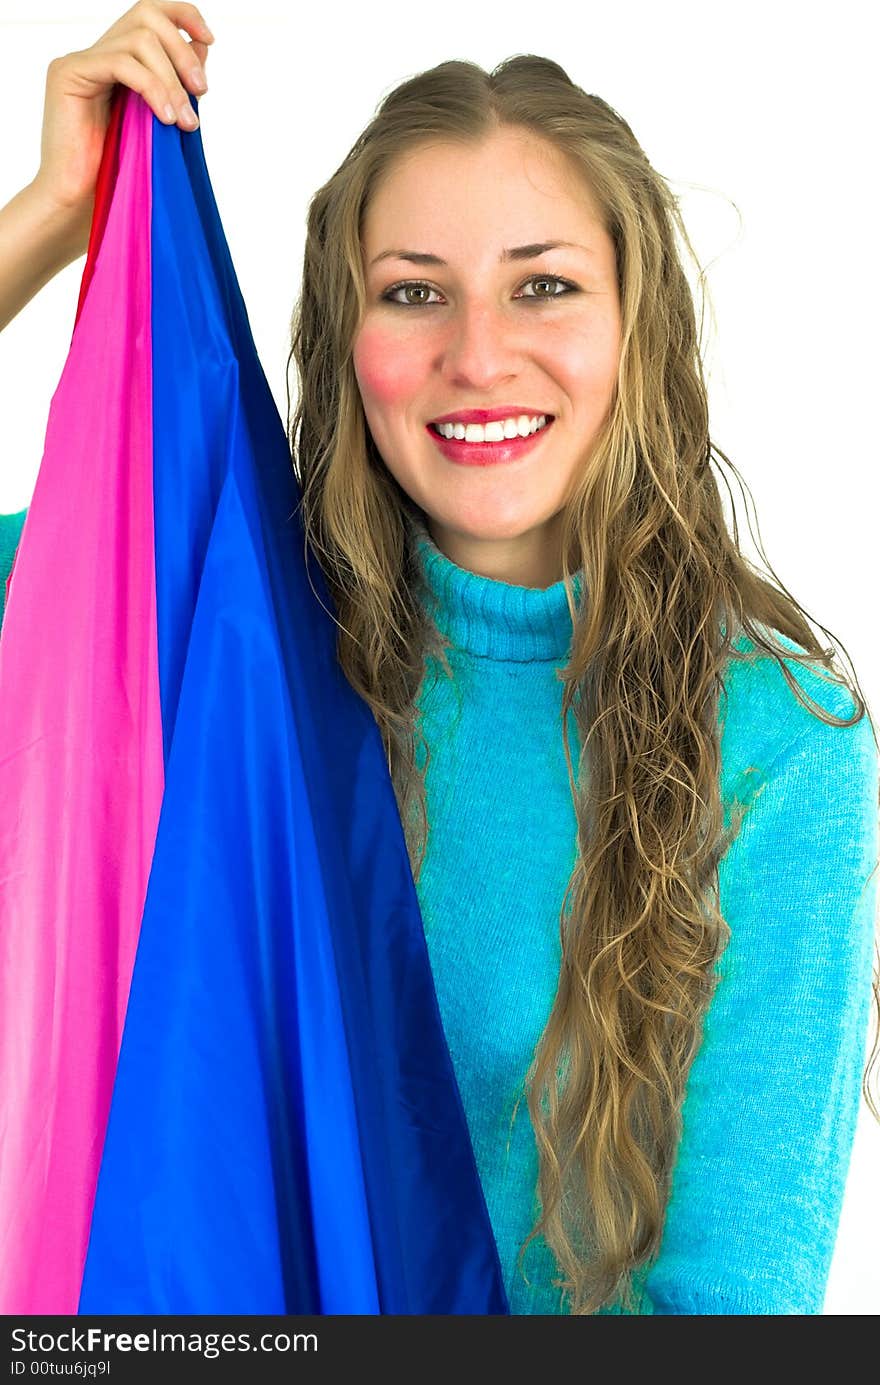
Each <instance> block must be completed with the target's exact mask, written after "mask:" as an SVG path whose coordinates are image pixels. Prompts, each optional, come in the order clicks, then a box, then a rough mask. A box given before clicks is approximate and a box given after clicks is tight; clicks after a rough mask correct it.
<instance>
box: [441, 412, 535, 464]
mask: <svg viewBox="0 0 880 1385" xmlns="http://www.w3.org/2000/svg"><path fill="white" fill-rule="evenodd" d="M459 417H460V418H461V415H459ZM505 417H507V415H505ZM439 421H440V422H443V420H442V419H441V420H439ZM488 421H489V422H491V421H492V420H491V419H490V420H488ZM462 422H464V419H462ZM469 422H476V420H469ZM552 427H553V423H552V420H550V419H548V422H547V423H546V424H545V426H544V427H543V428H539V429H538V431H537V432H536V433H529V434H527V436H526V437H524V438H502V439H501V441H500V442H465V441H464V440H463V439H459V438H444V437H441V435H440V434H439V433H435V432H434V430H433V428H432V427H431V425H430V423H429V424H426V425H425V431H426V433H427V434H428V436H429V438H430V439H431V441H432V442H433V443H434V444H435V446H437V447H438V448H439V449H440V451H441V452H442V453H443V456H444V457H446V458H447V459H448V460H449V461H450V462H458V463H459V465H461V466H491V465H492V463H493V462H515V461H517V459H518V458H519V457H522V456H524V455H525V453H526V452H531V450H532V448H533V447H537V446H538V444H539V443H540V441H541V439H542V438H543V437H544V434H545V433H549V431H550V429H551V428H552Z"/></svg>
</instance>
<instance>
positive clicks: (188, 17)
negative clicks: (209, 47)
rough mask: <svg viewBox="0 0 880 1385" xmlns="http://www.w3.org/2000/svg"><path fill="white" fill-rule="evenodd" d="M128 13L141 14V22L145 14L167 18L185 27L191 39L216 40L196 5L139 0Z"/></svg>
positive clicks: (160, 0)
mask: <svg viewBox="0 0 880 1385" xmlns="http://www.w3.org/2000/svg"><path fill="white" fill-rule="evenodd" d="M128 15H129V16H140V19H141V22H143V20H144V16H149V15H155V16H157V17H160V18H164V19H166V20H167V21H168V22H169V23H171V24H173V25H174V27H175V28H176V29H185V30H186V32H187V33H188V34H189V36H190V38H191V39H199V40H201V41H202V42H203V43H213V42H214V35H213V34H212V33H211V30H210V28H209V27H208V25H207V24H206V23H205V20H204V18H203V16H202V13H201V10H199V9H198V8H197V6H196V5H187V4H182V3H179V2H178V0H138V2H137V4H135V5H133V6H132V8H131V9H130V10H129V11H128Z"/></svg>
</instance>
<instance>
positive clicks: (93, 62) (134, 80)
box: [49, 48, 189, 125]
mask: <svg viewBox="0 0 880 1385" xmlns="http://www.w3.org/2000/svg"><path fill="white" fill-rule="evenodd" d="M70 57H71V58H72V59H75V61H76V71H75V72H71V71H70V70H69V69H68V68H67V67H66V66H65V65H64V61H62V63H61V64H60V65H59V67H58V68H57V69H56V70H57V74H58V77H57V80H58V81H63V82H65V84H68V83H69V85H70V88H71V91H72V94H73V95H76V96H94V95H95V91H94V88H95V87H97V88H99V89H101V90H105V91H106V89H107V88H108V87H112V86H113V85H114V84H115V83H119V84H121V85H122V86H126V87H130V88H131V90H132V91H136V92H137V93H138V94H139V95H140V96H142V97H143V98H144V100H145V101H146V103H147V105H148V106H150V107H151V109H152V110H153V111H155V113H156V115H157V116H158V117H159V119H160V120H161V121H162V122H163V123H164V124H166V125H173V124H175V122H176V121H177V120H178V119H179V116H180V111H179V110H175V109H173V108H172V109H171V114H170V116H169V115H168V114H167V112H166V110H165V107H166V105H167V104H168V93H167V89H166V84H165V83H164V82H163V81H161V79H160V78H159V77H157V76H156V73H155V72H154V71H153V70H152V69H151V68H149V67H145V66H144V64H143V63H141V62H139V61H138V59H137V58H136V57H135V56H134V55H133V54H132V53H131V52H129V51H127V50H126V49H118V50H117V49H113V48H91V49H90V48H87V49H85V50H84V51H83V52H81V53H75V54H70ZM52 76H53V71H52V65H51V64H50V68H49V77H50V79H51V78H52ZM184 99H186V100H187V102H188V100H189V98H188V97H185V98H184Z"/></svg>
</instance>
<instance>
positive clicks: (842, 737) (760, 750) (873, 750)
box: [720, 627, 878, 803]
mask: <svg viewBox="0 0 880 1385" xmlns="http://www.w3.org/2000/svg"><path fill="white" fill-rule="evenodd" d="M761 629H762V633H763V634H765V636H766V637H767V639H768V643H771V644H773V645H774V646H776V647H777V648H779V649H780V651H785V650H787V651H788V652H790V653H792V654H800V655H805V654H806V653H807V651H806V650H805V649H804V648H803V646H801V645H799V644H796V643H795V642H794V641H793V640H791V639H789V638H788V637H787V636H785V635H782V634H780V632H779V631H777V630H766V629H765V628H764V627H761ZM734 648H736V649H738V650H740V651H742V652H743V653H744V654H745V655H746V656H747V657H746V658H743V659H736V658H731V659H730V660H729V662H728V665H727V668H726V670H725V674H724V690H723V692H722V696H721V706H720V719H721V756H722V791H723V794H724V796H725V798H726V799H727V800H729V799H731V798H736V799H737V800H738V801H739V802H741V803H747V802H748V801H749V800H751V799H752V798H753V797H754V796H755V794H756V792H757V791H759V790H760V788H761V787H762V786H764V785H766V783H767V782H768V780H769V779H770V778H773V777H776V776H778V775H779V774H780V773H781V772H782V771H783V770H784V769H788V770H789V778H790V779H793V780H794V779H798V780H799V782H800V783H801V784H802V787H803V791H804V794H805V795H807V794H808V793H809V792H810V790H811V789H812V791H813V792H815V791H816V789H817V786H818V784H819V782H820V781H823V780H824V781H826V782H827V783H828V784H832V783H833V784H835V785H837V786H839V787H840V789H841V790H844V791H845V790H847V789H848V791H849V792H851V793H852V792H855V793H856V794H857V795H858V796H859V797H861V798H863V800H865V801H870V799H871V797H872V796H873V798H874V799H875V800H876V795H877V774H878V754H877V743H876V739H875V734H874V727H873V725H872V722H871V718H870V716H869V714H868V711H867V710H866V711H865V712H864V714H863V715H862V716H861V717H860V719H859V720H858V721H856V722H854V723H853V724H852V725H850V726H838V725H836V724H835V723H834V722H828V721H825V720H823V719H822V717H823V715H824V716H831V717H833V718H836V719H838V720H849V719H850V718H851V717H853V716H855V715H856V713H857V711H858V703H857V702H856V699H855V697H854V695H853V693H852V692H851V691H850V689H849V688H847V687H845V686H844V685H843V684H841V683H839V682H836V681H834V680H833V679H832V677H831V674H830V673H829V671H828V669H827V668H825V666H824V665H823V664H822V663H820V662H819V661H818V660H816V659H815V658H813V657H811V658H808V659H805V660H803V661H801V660H799V659H795V658H786V657H785V655H784V654H783V653H781V657H780V658H779V659H777V658H774V657H773V655H771V654H768V653H767V652H766V651H765V650H764V649H763V648H761V646H759V645H756V644H755V642H753V641H752V640H751V639H749V637H748V636H746V635H745V634H740V635H739V636H738V637H737V638H736V639H735V641H734ZM783 666H784V668H783ZM784 669H787V670H788V673H789V676H790V678H791V680H792V682H793V683H794V684H795V685H796V686H795V687H793V686H792V684H791V683H790V682H789V679H788V678H787V677H786V674H785V672H784ZM798 688H799V689H800V692H798V691H797V689H798ZM811 703H812V704H815V705H813V706H811V705H810V704H811ZM814 801H815V800H814Z"/></svg>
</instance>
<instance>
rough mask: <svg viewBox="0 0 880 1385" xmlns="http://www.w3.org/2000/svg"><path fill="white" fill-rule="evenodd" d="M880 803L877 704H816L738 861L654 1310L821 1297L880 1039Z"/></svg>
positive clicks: (757, 1310)
mask: <svg viewBox="0 0 880 1385" xmlns="http://www.w3.org/2000/svg"><path fill="white" fill-rule="evenodd" d="M850 706H851V699H850ZM833 710H834V711H835V713H836V714H837V715H848V714H849V707H847V708H844V709H843V710H842V711H841V712H838V711H837V708H834V709H833ZM877 806H878V760H877V751H876V746H875V743H874V738H873V732H872V729H871V725H870V722H869V720H868V718H867V717H863V718H862V720H861V721H860V722H858V723H856V725H854V726H852V727H847V728H840V727H836V726H831V725H828V724H827V723H824V722H821V721H820V720H819V719H818V718H816V717H815V716H813V715H810V717H809V726H808V727H807V729H806V730H803V729H802V728H801V729H800V730H799V731H798V733H797V734H796V735H795V738H794V740H793V741H791V742H790V743H789V744H787V746H786V747H785V749H783V750H782V751H781V752H780V753H779V755H778V756H777V758H776V762H775V764H774V765H773V766H772V768H771V770H770V772H769V773H768V775H767V777H766V779H765V781H764V783H763V786H762V788H761V790H760V791H759V792H758V794H757V795H756V796H755V798H754V800H753V802H752V804H751V806H750V808H749V810H748V811H747V813H746V815H745V818H744V820H743V824H742V826H741V828H740V833H739V836H738V838H737V839H736V840H735V841H734V842H733V844H732V845H731V846H730V847H729V849H728V852H727V854H726V856H725V858H724V860H723V861H722V863H721V866H720V868H719V884H720V889H721V907H722V912H723V914H724V916H725V918H726V920H727V922H728V924H729V926H730V929H731V939H730V942H729V944H728V946H727V949H726V951H725V954H724V956H723V957H722V959H721V961H720V963H719V964H718V973H719V977H720V979H719V982H718V988H717V990H716V992H715V995H714V996H713V999H712V1003H711V1005H710V1007H709V1011H708V1014H707V1016H706V1023H705V1028H704V1034H703V1041H702V1044H701V1046H700V1049H699V1050H698V1052H697V1055H696V1057H695V1059H694V1061H693V1063H692V1065H691V1071H690V1074H689V1079H688V1086H687V1090H686V1094H685V1102H684V1106H683V1108H682V1121H683V1127H682V1136H681V1141H680V1144H679V1149H678V1154H677V1160H676V1165H675V1168H674V1170H673V1180H672V1190H671V1196H670V1200H669V1204H668V1208H667V1217H666V1223H665V1227H664V1231H663V1238H662V1241H661V1245H660V1250H659V1253H658V1255H657V1259H656V1261H655V1264H654V1265H653V1267H652V1268H651V1271H650V1273H649V1275H648V1276H647V1279H646V1285H645V1287H646V1289H647V1292H648V1295H649V1297H650V1300H651V1303H652V1305H653V1311H654V1312H655V1313H667V1314H669V1313H674V1314H697V1313H700V1314H702V1313H707V1314H801V1313H821V1311H822V1306H823V1302H824V1296H825V1289H826V1284H827V1279H828V1273H829V1269H830V1263H831V1258H832V1252H833V1249H834V1243H835V1239H836V1235H837V1228H838V1223H839V1219H840V1212H841V1206H842V1201H843V1193H844V1185H845V1181H846V1177H847V1174H848V1170H849V1163H850V1156H851V1153H852V1144H853V1140H854V1136H855V1127H856V1119H857V1115H858V1107H859V1101H860V1086H861V1077H862V1072H863V1069H864V1060H865V1056H866V1039H867V1031H868V1021H869V1016H870V999H871V970H872V960H873V942H874V927H875V911H876V901H877V870H876V867H877V854H878V812H877Z"/></svg>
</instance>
